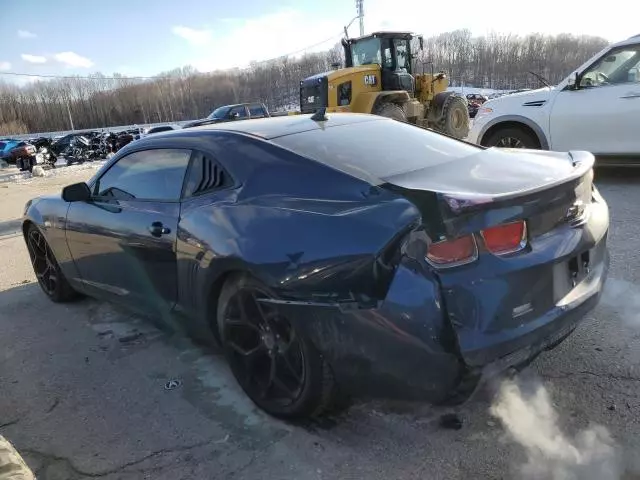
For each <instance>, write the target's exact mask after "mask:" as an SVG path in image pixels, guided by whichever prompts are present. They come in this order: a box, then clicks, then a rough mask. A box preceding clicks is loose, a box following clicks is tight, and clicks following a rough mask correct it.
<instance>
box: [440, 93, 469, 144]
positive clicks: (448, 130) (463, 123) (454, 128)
mask: <svg viewBox="0 0 640 480" xmlns="http://www.w3.org/2000/svg"><path fill="white" fill-rule="evenodd" d="M469 123H470V119H469V109H468V108H467V104H466V101H465V100H464V99H463V98H462V97H458V96H457V95H450V96H449V97H447V99H446V100H445V101H444V105H442V116H441V117H440V120H439V121H438V130H440V131H441V132H443V133H445V134H447V135H450V136H452V137H455V138H466V136H467V135H469Z"/></svg>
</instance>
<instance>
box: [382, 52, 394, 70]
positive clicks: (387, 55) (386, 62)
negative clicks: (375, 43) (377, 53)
mask: <svg viewBox="0 0 640 480" xmlns="http://www.w3.org/2000/svg"><path fill="white" fill-rule="evenodd" d="M382 66H383V67H384V68H393V56H392V55H391V47H387V48H385V49H384V51H383V52H382Z"/></svg>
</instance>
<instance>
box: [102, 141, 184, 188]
mask: <svg viewBox="0 0 640 480" xmlns="http://www.w3.org/2000/svg"><path fill="white" fill-rule="evenodd" d="M190 157H191V150H174V149H166V148H163V149H154V150H142V151H140V152H134V153H131V154H129V155H127V156H125V157H122V158H121V159H120V160H118V161H117V162H116V163H114V164H113V165H112V166H111V167H110V168H109V170H107V171H106V172H105V173H104V174H103V175H102V176H101V177H100V178H99V179H98V181H97V182H96V184H95V186H94V191H93V194H94V195H95V196H98V197H106V198H111V199H115V200H136V199H137V200H160V201H162V200H164V201H175V200H179V199H180V193H181V192H182V183H183V180H184V176H185V173H186V171H187V166H188V165H189V158H190Z"/></svg>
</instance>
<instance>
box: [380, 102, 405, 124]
mask: <svg viewBox="0 0 640 480" xmlns="http://www.w3.org/2000/svg"><path fill="white" fill-rule="evenodd" d="M373 114H374V115H380V116H381V117H387V118H393V119H394V120H398V121H400V122H406V121H407V114H406V113H405V112H404V110H403V109H402V107H400V106H399V105H396V104H395V103H383V104H382V105H379V106H377V107H376V108H375V109H374V110H373Z"/></svg>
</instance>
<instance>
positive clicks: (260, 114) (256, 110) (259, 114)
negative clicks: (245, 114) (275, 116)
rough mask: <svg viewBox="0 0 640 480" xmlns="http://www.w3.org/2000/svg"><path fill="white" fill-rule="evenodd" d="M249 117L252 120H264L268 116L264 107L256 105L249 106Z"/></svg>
mask: <svg viewBox="0 0 640 480" xmlns="http://www.w3.org/2000/svg"><path fill="white" fill-rule="evenodd" d="M249 116H250V117H251V118H264V117H266V116H267V113H266V112H265V110H264V107H263V106H262V105H260V104H259V103H254V104H251V105H249Z"/></svg>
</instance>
